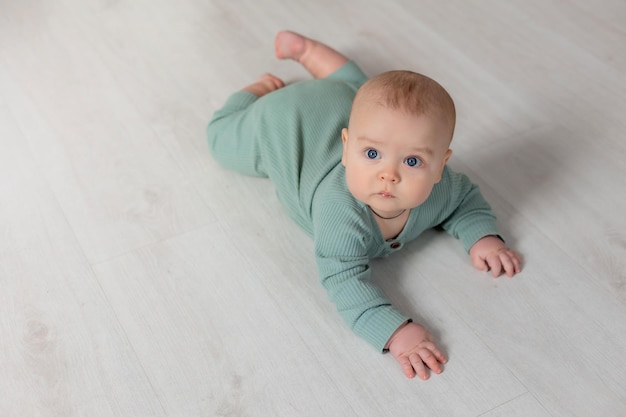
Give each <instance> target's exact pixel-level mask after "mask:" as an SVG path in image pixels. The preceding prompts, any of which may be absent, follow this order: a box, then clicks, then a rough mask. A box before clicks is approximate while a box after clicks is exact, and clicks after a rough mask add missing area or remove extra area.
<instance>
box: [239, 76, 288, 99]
mask: <svg viewBox="0 0 626 417" xmlns="http://www.w3.org/2000/svg"><path fill="white" fill-rule="evenodd" d="M284 86H285V83H284V82H283V80H281V79H280V78H278V77H277V76H275V75H272V74H269V73H265V74H263V75H261V76H260V77H259V79H258V80H257V81H256V82H255V83H253V84H250V85H249V86H247V87H246V88H244V89H243V91H247V92H248V93H252V94H254V95H255V96H257V97H263V96H264V95H266V94H268V93H271V92H272V91H276V90H278V89H279V88H283V87H284Z"/></svg>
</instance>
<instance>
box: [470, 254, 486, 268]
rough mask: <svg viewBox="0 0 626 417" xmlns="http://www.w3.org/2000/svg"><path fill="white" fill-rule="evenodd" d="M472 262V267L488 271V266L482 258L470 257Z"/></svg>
mask: <svg viewBox="0 0 626 417" xmlns="http://www.w3.org/2000/svg"><path fill="white" fill-rule="evenodd" d="M472 264H474V268H476V269H478V270H479V271H489V266H487V262H486V261H485V259H483V258H480V257H478V256H476V257H474V258H473V259H472Z"/></svg>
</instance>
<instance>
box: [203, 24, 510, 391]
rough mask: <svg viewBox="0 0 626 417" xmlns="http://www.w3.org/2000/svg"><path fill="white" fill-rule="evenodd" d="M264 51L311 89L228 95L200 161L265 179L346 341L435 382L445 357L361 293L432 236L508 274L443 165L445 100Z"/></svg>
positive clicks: (448, 134)
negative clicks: (295, 70) (412, 244)
mask: <svg viewBox="0 0 626 417" xmlns="http://www.w3.org/2000/svg"><path fill="white" fill-rule="evenodd" d="M275 49H276V56H277V57H278V58H280V59H292V60H294V61H297V62H299V63H300V64H302V65H303V66H304V67H305V68H306V69H307V70H308V71H309V72H310V73H311V75H312V76H313V78H314V79H313V80H308V81H303V82H298V83H295V84H292V85H289V86H285V84H284V83H283V81H282V80H280V79H279V78H277V77H275V76H274V75H271V74H265V75H262V76H261V77H260V78H259V79H258V80H257V82H255V83H253V84H251V85H249V86H248V87H246V88H244V89H243V90H242V91H239V92H237V93H235V94H233V95H232V96H231V97H230V98H228V100H227V101H226V103H225V104H224V107H222V108H221V109H220V110H218V111H216V112H215V114H214V115H213V118H212V120H211V122H210V123H209V126H208V128H207V136H208V142H209V147H210V149H211V152H212V153H213V155H214V157H215V159H216V160H217V161H219V162H220V163H221V164H222V165H223V166H225V167H227V168H229V169H233V170H236V171H239V172H241V173H244V174H247V175H255V176H262V177H268V178H270V179H271V181H272V182H273V183H274V185H275V187H276V194H277V196H278V198H279V200H280V201H281V203H282V205H283V206H284V208H285V210H286V212H287V214H288V215H289V216H290V217H291V218H292V219H293V220H294V221H295V222H296V223H297V224H298V225H299V226H300V227H302V228H303V229H304V230H305V231H306V232H307V233H308V234H309V235H310V236H312V238H313V239H314V243H315V257H316V261H317V266H318V270H319V276H320V280H321V283H322V285H323V286H324V288H325V289H326V290H327V292H328V296H329V298H330V299H331V300H332V301H333V302H334V303H335V304H336V306H337V309H338V311H339V314H340V315H341V316H342V317H343V319H344V320H345V321H346V323H347V324H348V325H349V326H350V327H351V328H352V330H353V331H354V332H355V333H356V334H358V335H359V336H361V337H362V338H364V339H365V340H366V341H368V342H369V343H370V344H371V345H373V346H374V347H375V348H376V349H378V350H379V351H382V352H386V351H389V352H390V353H391V354H392V355H393V356H394V357H395V359H396V360H397V361H398V362H399V363H400V365H401V366H402V369H403V371H404V373H405V375H406V376H407V377H409V378H413V377H414V376H415V375H418V376H419V377H420V378H422V379H427V378H428V376H429V372H428V369H430V370H431V371H433V372H435V373H440V372H442V364H444V363H446V361H447V359H446V357H445V355H444V354H443V353H442V352H441V350H440V349H439V348H438V347H437V345H436V344H435V342H434V341H433V338H432V336H431V334H430V333H429V332H428V331H427V330H426V329H425V328H424V326H422V325H420V324H418V323H414V322H412V320H411V319H410V318H409V317H407V316H406V315H404V314H403V313H402V312H400V311H398V310H397V309H396V308H394V307H393V306H392V304H391V303H390V302H389V300H388V299H387V298H386V297H385V295H384V294H383V293H382V291H381V290H380V289H379V288H378V287H377V286H375V285H374V284H372V282H371V280H370V275H371V270H370V268H369V261H370V259H372V258H375V257H380V256H387V255H389V254H391V253H393V252H395V251H397V250H398V249H400V248H402V247H403V246H404V245H405V244H406V243H407V242H409V241H411V240H413V239H415V238H417V237H418V236H419V235H420V234H421V233H422V232H424V231H425V230H427V229H430V228H433V227H435V226H440V227H442V228H443V229H444V230H446V231H447V232H448V233H450V234H451V235H453V236H455V237H456V238H458V239H459V240H460V241H461V242H462V243H463V245H464V247H465V249H466V250H467V251H468V252H469V255H470V258H471V260H472V262H473V264H474V266H475V267H476V268H478V269H480V270H484V271H488V270H491V272H492V275H493V276H494V277H497V276H499V275H501V274H502V273H505V274H506V275H508V276H509V277H511V276H513V275H514V274H517V273H519V272H520V270H521V257H520V256H519V255H518V254H517V253H516V252H514V251H513V250H511V249H509V248H508V247H507V246H506V245H505V244H504V242H503V240H502V239H501V238H500V237H499V234H498V230H497V229H496V225H495V216H494V215H493V213H492V211H491V209H490V207H489V205H488V204H487V203H486V202H485V200H484V199H483V197H482V196H481V194H480V192H479V190H478V187H477V186H476V185H474V184H472V183H471V182H470V181H469V180H468V178H467V177H466V176H465V175H463V174H459V173H455V172H453V171H452V170H451V169H449V168H448V167H447V166H446V162H447V161H448V159H449V158H450V155H451V154H452V151H451V150H450V149H449V145H450V141H451V140H452V135H453V132H454V125H455V118H456V115H455V109H454V103H453V101H452V99H451V98H450V96H449V95H448V93H447V92H446V91H445V90H444V89H443V87H441V86H440V85H439V84H438V83H437V82H435V81H433V80H432V79H430V78H428V77H425V76H423V75H420V74H416V73H413V72H410V71H390V72H385V73H383V74H380V75H378V76H376V77H374V78H372V79H370V80H368V79H367V77H366V76H365V75H364V74H363V72H362V71H361V70H360V69H359V68H358V67H357V65H356V64H355V63H354V62H352V61H350V60H349V59H348V58H346V57H345V56H344V55H342V54H341V53H339V52H337V51H336V50H334V49H332V48H330V47H329V46H327V45H324V44H323V43H320V42H317V41H315V40H313V39H309V38H307V37H304V36H302V35H299V34H297V33H294V32H280V33H278V35H277V36H276V41H275Z"/></svg>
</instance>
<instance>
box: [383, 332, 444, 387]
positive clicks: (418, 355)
mask: <svg viewBox="0 0 626 417" xmlns="http://www.w3.org/2000/svg"><path fill="white" fill-rule="evenodd" d="M385 349H388V350H389V352H390V353H391V354H392V355H393V357H394V358H396V360H397V361H398V363H399V364H400V365H401V366H402V370H403V371H404V374H405V375H406V376H407V378H413V377H415V375H416V374H417V375H418V376H419V377H420V378H422V379H424V380H426V379H428V377H429V374H428V371H427V369H426V367H428V368H430V370H431V371H433V372H435V373H436V374H440V373H441V372H442V371H443V370H442V369H441V364H444V363H446V362H448V359H446V357H445V355H444V354H443V353H442V352H441V350H439V348H438V347H437V345H435V343H434V342H433V337H432V335H431V334H430V333H429V332H428V331H427V330H426V329H425V328H424V326H422V325H419V324H417V323H412V322H410V321H409V322H407V323H405V324H404V325H402V326H401V327H400V328H399V329H398V330H396V332H395V333H394V334H393V336H391V339H389V342H387V345H386V346H385Z"/></svg>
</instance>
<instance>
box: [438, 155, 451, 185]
mask: <svg viewBox="0 0 626 417" xmlns="http://www.w3.org/2000/svg"><path fill="white" fill-rule="evenodd" d="M451 156H452V149H448V150H447V151H446V155H445V156H444V157H443V160H442V162H441V168H440V169H439V178H438V179H437V182H439V181H441V176H442V175H443V169H444V168H445V167H446V164H447V163H448V160H449V159H450V157H451Z"/></svg>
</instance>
